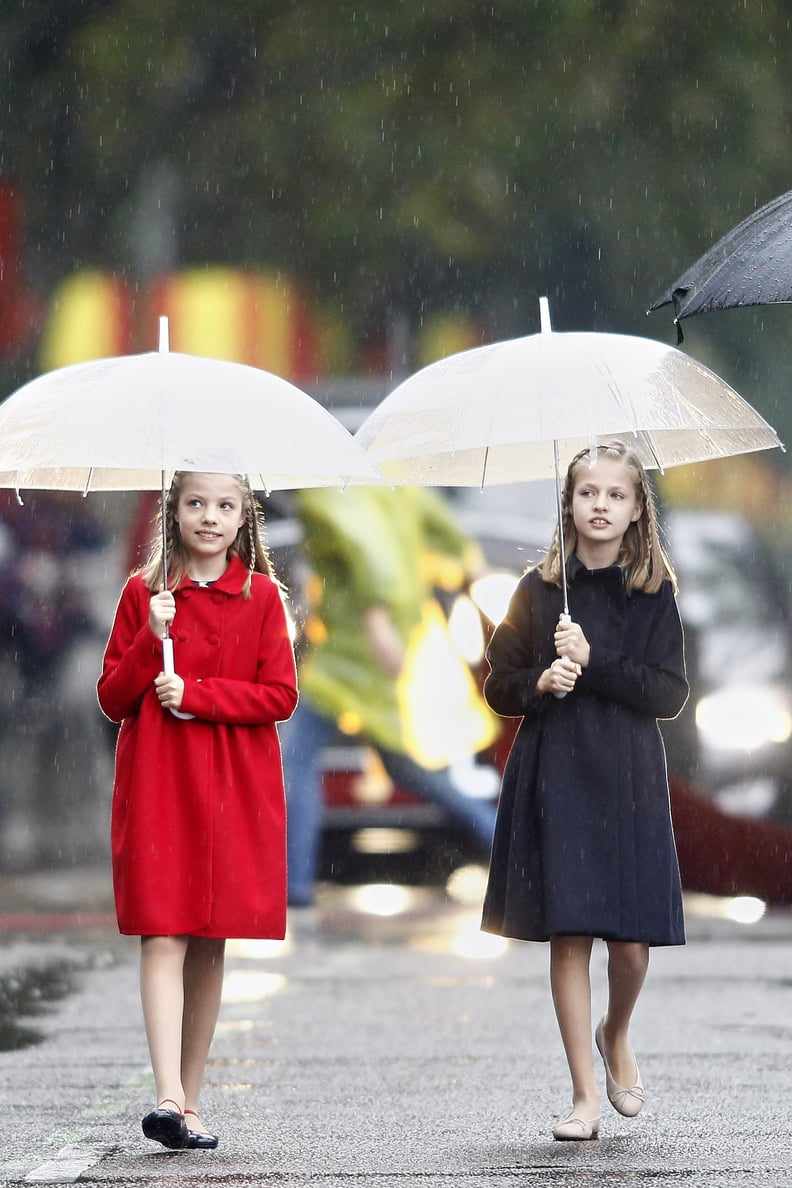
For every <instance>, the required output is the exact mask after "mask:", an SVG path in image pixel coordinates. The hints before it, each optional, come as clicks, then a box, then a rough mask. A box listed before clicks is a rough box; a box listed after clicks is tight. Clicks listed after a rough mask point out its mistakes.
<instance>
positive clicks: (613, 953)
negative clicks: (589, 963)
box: [608, 941, 649, 978]
mask: <svg viewBox="0 0 792 1188" xmlns="http://www.w3.org/2000/svg"><path fill="white" fill-rule="evenodd" d="M608 955H609V961H610V966H611V969H613V970H614V971H615V972H618V973H620V974H621V975H622V976H623V977H630V978H636V977H643V976H644V974H645V973H646V970H647V967H648V965H649V949H648V947H647V946H646V945H642V944H638V943H637V942H635V943H634V942H629V941H618V942H616V941H614V942H611V943H610V944H609V945H608Z"/></svg>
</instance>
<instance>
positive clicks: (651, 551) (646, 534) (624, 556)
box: [539, 441, 677, 594]
mask: <svg viewBox="0 0 792 1188" xmlns="http://www.w3.org/2000/svg"><path fill="white" fill-rule="evenodd" d="M596 457H597V459H599V458H607V459H609V460H610V461H613V462H621V463H623V465H624V466H625V467H626V468H627V471H628V473H629V474H630V476H631V478H632V480H633V482H634V484H635V494H636V497H637V499H638V504H639V506H640V508H641V515H640V516H639V518H638V519H637V520H635V521H633V522H632V523H631V524H630V525H629V527H628V528H627V531H626V532H625V534H624V536H623V537H622V542H621V548H620V550H619V558H618V564H619V565H620V566H621V568H622V569H623V570H624V579H625V583H626V586H627V593H628V594H631V593H632V592H633V590H644V591H645V592H646V593H647V594H656V593H657V591H658V590H659V589H660V587H661V586H662V584H663V582H665V581H668V582H671V585H672V588H673V590H674V592H675V593H676V590H677V580H676V574H675V573H674V567H673V565H672V564H671V561H670V559H669V557H668V554H667V553H666V551H665V549H664V548H663V545H662V543H661V541H660V532H659V527H658V522H657V509H656V506H655V498H654V494H653V491H652V485H651V483H650V482H649V478H648V476H647V473H646V471H645V469H644V467H643V463H642V462H641V460H640V458H639V457H638V455H637V454H636V453H635V451H634V450H631V449H630V448H629V446H626V445H625V444H624V442H623V441H611V442H608V443H607V444H606V445H600V446H597V454H596ZM590 465H591V453H590V451H589V450H588V449H585V450H581V451H580V452H579V453H578V454H576V455H575V457H574V458H573V459H572V461H571V462H570V464H569V467H568V469H567V473H566V480H565V482H564V487H563V490H562V492H561V518H562V524H563V529H564V548H565V554H566V555H565V557H564V563H565V564H566V561H567V560H568V559H569V558H570V557H571V556H572V554H573V553H574V552H575V549H576V547H577V539H578V535H577V529H576V528H575V522H574V520H573V518H572V495H573V493H574V490H575V480H576V479H577V477H578V475H579V474H580V471H581V470H582V469H583V468H584V467H589V466H590ZM539 569H540V572H541V574H542V577H543V578H544V580H545V581H546V582H551V583H552V584H553V585H556V586H560V585H561V543H560V536H559V531H558V527H557V526H556V530H555V533H554V535H553V539H552V541H551V543H550V548H549V549H548V550H547V555H546V556H545V558H544V560H543V561H542V562H541V563H540V565H539Z"/></svg>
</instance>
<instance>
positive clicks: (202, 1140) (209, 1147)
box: [184, 1110, 220, 1151]
mask: <svg viewBox="0 0 792 1188" xmlns="http://www.w3.org/2000/svg"><path fill="white" fill-rule="evenodd" d="M184 1112H185V1114H192V1115H193V1117H194V1118H197V1117H198V1115H197V1113H196V1112H195V1110H185V1111H184ZM219 1142H220V1140H219V1138H218V1137H217V1135H216V1134H204V1132H203V1131H202V1130H190V1129H189V1128H188V1130H187V1142H186V1143H185V1144H184V1145H185V1148H186V1150H188V1151H214V1150H216V1148H217V1144H218V1143H219Z"/></svg>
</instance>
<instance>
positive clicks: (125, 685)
mask: <svg viewBox="0 0 792 1188" xmlns="http://www.w3.org/2000/svg"><path fill="white" fill-rule="evenodd" d="M150 597H151V596H150V594H149V593H148V591H146V590H145V588H144V587H143V585H142V583H141V582H140V581H139V579H135V578H130V580H129V581H128V582H127V584H126V585H125V586H124V589H123V590H122V591H121V598H120V599H119V603H118V607H117V609H116V613H115V619H114V621H113V626H112V629H111V631H110V638H109V640H108V641H107V647H106V648H105V654H104V660H103V662H102V674H101V676H100V677H99V682H98V685H97V694H98V697H99V705H100V706H101V708H102V712H103V713H104V714H105V715H106V716H107V717H108V718H109V719H110V720H111V721H112V722H121V721H123V719H124V718H128V717H129V716H130V715H131V714H133V713H135V712H136V711H137V709H138V707H139V705H140V701H141V698H142V697H143V694H144V693H145V692H146V690H147V689H149V688H150V687H151V684H152V682H153V680H154V678H155V677H156V676H157V675H158V674H159V673H160V672H162V644H161V642H160V641H159V640H158V639H157V638H156V636H155V635H154V634H153V633H152V631H151V628H150V627H149V625H148V603H149V598H150Z"/></svg>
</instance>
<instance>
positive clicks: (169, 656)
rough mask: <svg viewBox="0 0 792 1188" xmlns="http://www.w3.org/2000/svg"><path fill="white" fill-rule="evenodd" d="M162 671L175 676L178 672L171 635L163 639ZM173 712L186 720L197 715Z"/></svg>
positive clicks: (175, 716) (166, 674) (177, 716)
mask: <svg viewBox="0 0 792 1188" xmlns="http://www.w3.org/2000/svg"><path fill="white" fill-rule="evenodd" d="M162 671H163V672H164V673H165V676H174V675H175V673H176V669H175V667H174V664H173V640H172V638H171V637H170V635H165V636H163V639H162ZM171 713H172V714H173V716H174V718H183V719H184V720H185V721H186V720H187V719H188V718H194V717H195V714H183V713H182V712H181V710H175V709H172V710H171Z"/></svg>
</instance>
